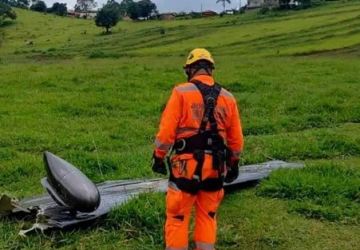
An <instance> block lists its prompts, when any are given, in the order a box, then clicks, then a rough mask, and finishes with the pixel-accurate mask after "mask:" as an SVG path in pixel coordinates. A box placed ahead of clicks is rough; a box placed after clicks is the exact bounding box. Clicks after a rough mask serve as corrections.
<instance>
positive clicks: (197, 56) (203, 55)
mask: <svg viewBox="0 0 360 250" xmlns="http://www.w3.org/2000/svg"><path fill="white" fill-rule="evenodd" d="M200 60H205V61H208V62H210V63H212V64H213V65H214V64H215V61H214V59H213V57H212V56H211V54H210V52H209V51H207V50H206V49H201V48H197V49H194V50H192V51H191V52H190V54H189V56H188V58H187V60H186V63H185V67H186V66H189V65H190V64H193V63H195V62H197V61H200Z"/></svg>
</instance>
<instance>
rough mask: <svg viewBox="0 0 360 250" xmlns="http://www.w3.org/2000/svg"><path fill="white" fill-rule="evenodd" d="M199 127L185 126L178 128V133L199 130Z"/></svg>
mask: <svg viewBox="0 0 360 250" xmlns="http://www.w3.org/2000/svg"><path fill="white" fill-rule="evenodd" d="M198 130H199V129H198V128H191V127H184V128H178V129H176V133H177V134H180V133H185V132H194V131H195V132H197V131H198Z"/></svg>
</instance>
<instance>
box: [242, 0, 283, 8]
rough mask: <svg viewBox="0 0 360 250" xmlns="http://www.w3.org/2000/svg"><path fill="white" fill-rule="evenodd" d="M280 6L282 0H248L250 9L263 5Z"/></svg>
mask: <svg viewBox="0 0 360 250" xmlns="http://www.w3.org/2000/svg"><path fill="white" fill-rule="evenodd" d="M279 6H280V0H248V5H247V8H248V9H255V8H261V7H269V8H277V7H279Z"/></svg>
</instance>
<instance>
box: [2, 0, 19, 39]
mask: <svg viewBox="0 0 360 250" xmlns="http://www.w3.org/2000/svg"><path fill="white" fill-rule="evenodd" d="M7 18H8V19H13V20H14V19H16V13H15V11H13V10H12V9H11V7H10V6H9V5H7V4H4V3H1V2H0V25H2V24H3V22H4V20H5V19H7ZM0 39H1V37H0Z"/></svg>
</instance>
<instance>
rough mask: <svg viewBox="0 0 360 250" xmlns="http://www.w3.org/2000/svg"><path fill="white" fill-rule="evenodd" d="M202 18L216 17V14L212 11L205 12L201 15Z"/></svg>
mask: <svg viewBox="0 0 360 250" xmlns="http://www.w3.org/2000/svg"><path fill="white" fill-rule="evenodd" d="M201 15H202V16H203V17H211V16H217V13H216V12H215V11H212V10H206V11H203V12H202V13H201Z"/></svg>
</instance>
